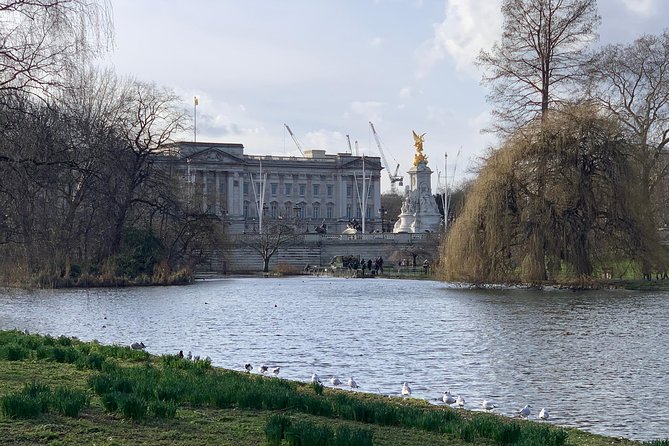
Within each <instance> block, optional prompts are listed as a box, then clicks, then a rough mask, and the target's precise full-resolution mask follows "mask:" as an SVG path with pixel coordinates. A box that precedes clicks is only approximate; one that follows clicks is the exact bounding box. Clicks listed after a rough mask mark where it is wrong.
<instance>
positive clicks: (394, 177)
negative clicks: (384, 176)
mask: <svg viewBox="0 0 669 446" xmlns="http://www.w3.org/2000/svg"><path fill="white" fill-rule="evenodd" d="M369 126H370V127H371V128H372V133H373V134H374V139H375V140H376V146H377V147H378V148H379V153H380V154H381V159H382V160H383V167H385V169H386V172H388V178H390V190H391V191H392V192H393V193H397V186H395V183H400V186H402V181H404V177H401V176H399V175H397V172H398V171H399V170H400V165H399V163H398V164H397V167H395V173H391V172H390V165H389V164H388V160H387V159H386V154H385V153H383V147H382V146H381V140H380V139H379V135H378V134H377V133H376V129H375V128H374V124H372V121H369ZM395 161H397V160H395Z"/></svg>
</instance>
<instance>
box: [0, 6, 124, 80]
mask: <svg viewBox="0 0 669 446" xmlns="http://www.w3.org/2000/svg"><path fill="white" fill-rule="evenodd" d="M111 36H112V21H111V6H110V5H109V3H108V1H107V0H99V1H89V0H6V1H3V2H2V3H1V4H0V91H3V90H8V89H10V90H24V91H32V92H36V91H41V92H44V91H47V90H49V89H50V88H51V87H53V86H57V85H62V83H61V81H62V79H63V74H64V73H66V72H68V71H70V70H71V69H73V68H75V67H77V66H80V65H82V64H83V62H84V61H86V60H87V59H88V58H89V57H91V56H93V55H95V54H97V53H99V52H101V51H104V50H106V49H107V48H109V45H110V44H111Z"/></svg>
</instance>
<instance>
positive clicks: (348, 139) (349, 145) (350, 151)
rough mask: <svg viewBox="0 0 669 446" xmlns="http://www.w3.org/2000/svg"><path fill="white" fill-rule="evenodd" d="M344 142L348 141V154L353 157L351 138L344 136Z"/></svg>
mask: <svg viewBox="0 0 669 446" xmlns="http://www.w3.org/2000/svg"><path fill="white" fill-rule="evenodd" d="M346 141H348V153H350V154H351V155H353V149H352V148H351V137H350V136H349V135H346Z"/></svg>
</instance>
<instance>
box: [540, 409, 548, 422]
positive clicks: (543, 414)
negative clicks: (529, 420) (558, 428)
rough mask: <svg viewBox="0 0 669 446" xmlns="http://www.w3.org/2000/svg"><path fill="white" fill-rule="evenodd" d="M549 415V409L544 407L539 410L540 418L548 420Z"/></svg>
mask: <svg viewBox="0 0 669 446" xmlns="http://www.w3.org/2000/svg"><path fill="white" fill-rule="evenodd" d="M548 417H549V415H548V410H547V409H546V408H545V407H544V408H542V409H541V410H540V411H539V418H541V419H542V420H547V419H548Z"/></svg>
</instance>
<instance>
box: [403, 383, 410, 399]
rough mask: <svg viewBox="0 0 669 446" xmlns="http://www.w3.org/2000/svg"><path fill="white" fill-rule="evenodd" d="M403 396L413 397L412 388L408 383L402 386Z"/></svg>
mask: <svg viewBox="0 0 669 446" xmlns="http://www.w3.org/2000/svg"><path fill="white" fill-rule="evenodd" d="M402 396H411V387H409V384H408V383H406V382H405V383H404V384H402Z"/></svg>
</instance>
